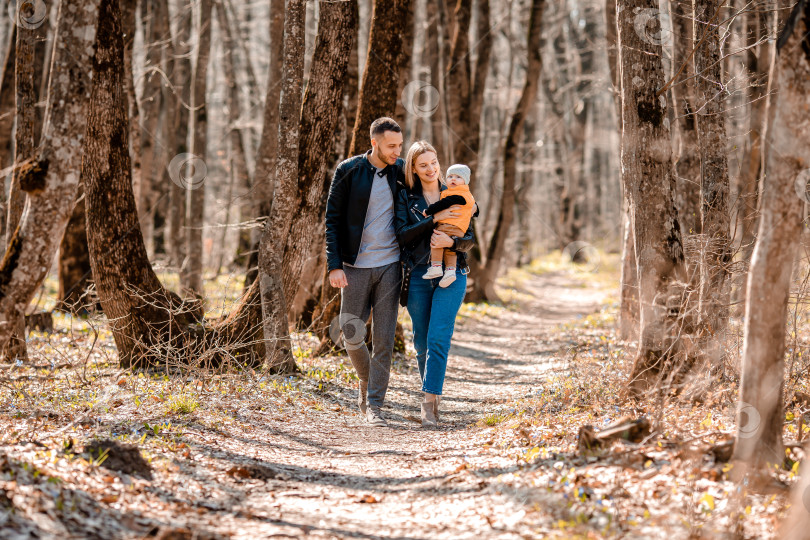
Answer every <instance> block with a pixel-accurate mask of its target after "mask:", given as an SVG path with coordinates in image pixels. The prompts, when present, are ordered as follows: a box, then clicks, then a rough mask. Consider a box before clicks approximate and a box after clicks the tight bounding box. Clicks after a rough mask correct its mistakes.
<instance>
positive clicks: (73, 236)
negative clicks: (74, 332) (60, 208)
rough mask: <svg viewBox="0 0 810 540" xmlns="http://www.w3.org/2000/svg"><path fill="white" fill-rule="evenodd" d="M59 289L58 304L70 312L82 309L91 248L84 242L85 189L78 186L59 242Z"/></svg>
mask: <svg viewBox="0 0 810 540" xmlns="http://www.w3.org/2000/svg"><path fill="white" fill-rule="evenodd" d="M58 269H59V291H58V293H57V308H58V309H61V310H63V311H67V312H72V313H82V312H83V311H85V307H86V306H87V305H88V302H87V301H85V300H83V298H82V297H83V295H84V293H85V291H86V290H87V287H88V286H89V285H90V282H91V279H90V278H91V273H92V268H91V266H90V251H89V248H88V246H87V225H86V218H85V205H84V193H83V190H82V189H81V187H80V188H79V197H78V200H77V201H76V206H74V207H73V212H72V213H71V214H70V220H69V221H68V224H67V227H65V234H64V235H63V236H62V242H61V243H60V244H59V266H58Z"/></svg>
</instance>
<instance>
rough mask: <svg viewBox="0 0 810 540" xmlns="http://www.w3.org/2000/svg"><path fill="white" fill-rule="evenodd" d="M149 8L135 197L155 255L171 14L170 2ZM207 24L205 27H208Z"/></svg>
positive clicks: (152, 1) (150, 3) (151, 1)
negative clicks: (138, 177)
mask: <svg viewBox="0 0 810 540" xmlns="http://www.w3.org/2000/svg"><path fill="white" fill-rule="evenodd" d="M142 1H143V2H144V3H145V7H146V17H145V19H146V20H144V22H143V24H144V26H145V27H146V30H145V32H144V34H145V41H146V43H145V47H146V60H145V62H146V65H145V66H144V82H143V91H142V93H141V102H140V104H139V107H138V108H139V111H140V115H141V136H140V143H141V155H140V159H141V163H140V165H141V178H140V183H139V186H138V189H137V190H136V191H135V195H136V197H137V201H138V215H139V216H140V220H141V230H142V231H143V237H144V240H145V241H146V252H147V253H149V256H150V257H154V254H155V238H154V237H155V205H156V203H157V200H158V195H159V186H158V182H159V180H160V179H161V178H162V177H163V174H162V173H163V171H162V167H160V166H159V161H160V160H159V154H160V146H161V140H160V134H159V133H160V130H161V126H160V120H161V109H162V108H163V107H164V105H165V104H164V103H163V93H162V87H163V82H164V80H165V79H164V77H165V73H164V71H163V68H162V63H163V57H164V49H166V45H167V43H169V42H170V40H169V35H168V33H169V30H168V24H169V13H168V6H167V5H166V0H142ZM204 24H205V23H204Z"/></svg>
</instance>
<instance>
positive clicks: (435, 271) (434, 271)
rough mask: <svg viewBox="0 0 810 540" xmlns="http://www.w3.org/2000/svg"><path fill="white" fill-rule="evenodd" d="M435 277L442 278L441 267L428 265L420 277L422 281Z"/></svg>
mask: <svg viewBox="0 0 810 540" xmlns="http://www.w3.org/2000/svg"><path fill="white" fill-rule="evenodd" d="M437 277H442V265H440V264H439V265H433V264H431V265H430V268H428V271H427V272H425V275H424V276H422V279H433V278H437Z"/></svg>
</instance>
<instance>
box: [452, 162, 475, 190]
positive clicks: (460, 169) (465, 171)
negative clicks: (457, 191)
mask: <svg viewBox="0 0 810 540" xmlns="http://www.w3.org/2000/svg"><path fill="white" fill-rule="evenodd" d="M451 174H457V175H458V176H460V177H462V178H463V179H464V183H465V184H467V185H469V184H470V168H469V167H467V166H466V165H462V164H460V163H456V164H455V165H450V168H449V169H447V176H450V175H451Z"/></svg>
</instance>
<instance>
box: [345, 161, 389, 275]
mask: <svg viewBox="0 0 810 540" xmlns="http://www.w3.org/2000/svg"><path fill="white" fill-rule="evenodd" d="M375 169H376V170H375V172H374V182H373V183H372V185H371V194H370V195H369V199H368V209H367V210H366V220H365V224H364V225H363V237H362V238H361V240H360V251H359V252H358V254H357V260H356V261H354V264H351V265H348V266H354V267H355V268H379V267H380V266H385V265H387V264H391V263H394V262H397V261H398V260H399V244H398V243H397V235H396V232H395V231H394V196H393V194H392V193H391V188H390V187H389V186H388V179H387V178H386V177H385V175H383V176H380V175H379V173H380V171H382V169H377V168H376V167H375Z"/></svg>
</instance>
